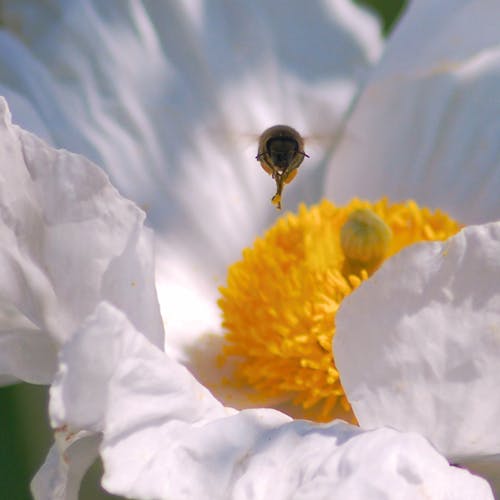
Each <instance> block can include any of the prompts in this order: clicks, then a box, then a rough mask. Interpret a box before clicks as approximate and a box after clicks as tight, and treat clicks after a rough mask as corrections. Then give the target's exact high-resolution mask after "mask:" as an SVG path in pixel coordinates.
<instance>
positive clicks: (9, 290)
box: [0, 99, 163, 383]
mask: <svg viewBox="0 0 500 500" xmlns="http://www.w3.org/2000/svg"><path fill="white" fill-rule="evenodd" d="M10 120H11V119H10V113H9V110H8V107H7V104H6V102H5V100H3V99H0V157H1V162H0V179H1V189H0V270H1V274H2V279H1V280H0V318H1V320H2V321H1V325H0V345H1V347H2V349H1V354H0V363H1V364H0V374H3V375H11V376H15V377H18V378H21V379H24V380H27V381H30V382H37V383H40V382H41V383H47V382H50V380H51V378H52V375H53V373H54V369H55V356H56V352H57V348H58V346H59V345H60V344H62V343H63V342H64V341H65V340H66V339H67V338H68V337H69V335H70V334H71V333H72V331H73V330H74V329H75V328H76V327H77V326H78V324H79V323H80V322H81V321H82V320H83V318H85V317H86V316H87V315H88V314H89V313H90V312H91V311H92V310H93V309H94V308H95V306H96V304H97V303H98V302H99V301H101V300H103V299H106V300H109V301H110V302H112V303H114V304H115V305H116V306H118V307H120V308H121V309H123V310H124V311H127V314H128V315H129V317H130V318H131V321H132V322H133V323H134V324H135V325H136V326H137V327H138V328H141V331H144V332H145V334H147V335H148V337H149V338H150V339H151V340H152V341H153V342H154V343H155V344H157V345H161V344H162V343H163V327H162V322H161V318H160V314H159V307H158V302H157V298H156V293H155V287H154V264H153V250H152V233H151V231H150V230H146V229H145V228H144V227H143V222H144V213H143V212H142V211H141V210H140V209H139V208H137V207H136V206H135V205H134V204H133V203H132V202H130V201H128V200H125V199H124V198H122V197H121V196H120V195H119V194H118V192H117V191H116V190H115V189H114V188H113V187H112V186H111V184H110V183H109V180H108V179H107V177H106V175H105V174H104V173H103V172H102V171H101V170H99V169H98V168H97V167H96V166H95V165H93V164H91V163H90V162H89V161H88V160H86V159H85V158H83V157H81V156H78V155H74V154H71V153H69V152H67V151H64V150H56V149H53V148H52V147H50V146H48V145H47V144H46V143H44V142H43V141H41V140H40V139H38V138H37V137H35V136H34V135H32V134H30V133H28V132H26V131H24V130H22V129H20V128H19V127H17V126H15V125H12V124H11V121H10Z"/></svg>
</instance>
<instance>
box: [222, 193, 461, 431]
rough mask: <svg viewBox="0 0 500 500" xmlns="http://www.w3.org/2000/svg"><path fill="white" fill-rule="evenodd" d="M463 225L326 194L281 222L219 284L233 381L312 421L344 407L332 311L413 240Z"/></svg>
mask: <svg viewBox="0 0 500 500" xmlns="http://www.w3.org/2000/svg"><path fill="white" fill-rule="evenodd" d="M459 229H460V225H459V224H458V223H457V222H455V221H454V220H452V219H451V218H450V217H449V216H447V215H446V214H445V213H443V212H441V211H439V210H438V211H435V212H431V211H430V210H429V209H427V208H420V207H419V206H418V205H417V204H416V203H415V202H413V201H408V202H406V203H396V204H390V203H389V202H388V200H387V199H382V200H380V201H378V202H376V203H371V202H368V201H362V200H358V199H354V200H352V201H351V202H350V203H349V204H348V205H346V206H344V207H337V206H335V205H333V204H332V203H330V202H329V201H322V202H321V203H320V204H318V205H315V206H312V207H310V208H306V207H305V206H304V205H302V206H300V208H299V211H298V214H296V215H295V214H286V215H285V216H284V217H282V218H280V219H278V221H277V222H276V224H275V225H274V226H273V227H272V228H271V229H269V230H268V231H267V232H266V234H265V235H264V236H263V237H262V238H258V239H257V240H256V241H255V243H254V246H253V247H252V248H248V249H245V250H244V251H243V259H242V260H241V261H239V262H237V263H235V264H233V265H232V266H231V267H230V268H229V271H228V277H227V285H226V286H225V287H221V288H220V292H221V298H220V300H219V306H220V308H221V310H222V316H223V327H224V329H225V344H224V346H223V350H222V353H221V357H220V358H221V360H222V362H225V361H228V360H229V359H231V361H232V364H234V366H235V368H234V373H233V376H232V378H231V383H233V384H236V385H241V384H245V385H249V386H251V387H252V388H253V389H254V392H255V396H256V397H258V398H259V399H263V400H265V399H269V398H273V399H275V398H281V400H286V401H289V402H291V403H293V404H294V405H298V406H300V407H301V408H302V409H303V415H304V416H307V417H308V418H313V419H315V420H318V421H327V420H330V419H332V418H334V417H336V416H342V417H344V418H345V416H346V412H347V413H348V414H349V412H350V405H349V402H348V401H347V399H346V397H345V394H344V391H343V389H342V386H341V384H340V380H339V374H338V372H337V369H336V367H335V360H334V356H333V353H332V338H333V336H334V334H335V314H336V312H337V310H338V308H339V306H340V304H341V302H342V300H343V299H344V297H345V296H346V295H349V294H350V293H351V292H352V291H353V290H354V289H355V288H356V287H357V286H359V284H360V283H361V282H362V281H363V280H365V279H367V278H368V277H369V276H370V275H371V274H372V273H373V272H374V271H375V270H376V269H377V268H378V267H379V266H380V264H381V263H382V262H383V261H384V259H386V258H388V257H390V256H391V255H393V254H395V253H396V252H398V251H399V250H401V249H402V248H404V247H406V246H408V245H410V244H412V243H416V242H419V241H428V240H444V239H446V238H448V237H450V236H452V235H453V234H455V233H456V232H457V231H458V230H459Z"/></svg>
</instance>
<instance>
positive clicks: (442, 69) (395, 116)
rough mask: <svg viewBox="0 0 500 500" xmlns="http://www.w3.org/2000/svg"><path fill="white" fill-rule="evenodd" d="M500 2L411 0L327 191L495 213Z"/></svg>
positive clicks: (455, 212)
mask: <svg viewBox="0 0 500 500" xmlns="http://www.w3.org/2000/svg"><path fill="white" fill-rule="evenodd" d="M499 18H500V4H499V3H498V2H495V1H484V0H476V1H465V0H460V1H456V0H442V1H440V2H435V1H428V0H427V1H418V2H411V3H410V6H409V9H408V12H407V14H406V15H405V16H404V18H403V19H402V22H401V24H400V25H399V27H398V28H397V30H396V31H395V32H394V34H393V36H391V38H390V40H389V42H388V45H387V51H386V53H385V54H384V57H383V58H382V61H381V63H380V65H379V66H378V68H377V69H376V71H375V72H374V74H373V76H372V78H371V79H370V81H369V83H368V85H367V87H366V89H365V91H364V93H363V94H362V96H361V98H360V100H359V101H358V103H357V106H356V108H355V111H354V112H353V114H352V116H351V119H350V121H349V122H348V124H347V133H346V134H345V136H344V138H343V140H342V141H341V142H340V144H339V147H338V150H337V151H336V154H335V155H334V157H333V161H332V163H331V166H330V172H329V176H328V179H327V189H326V195H327V196H328V197H329V198H331V199H333V200H335V201H336V202H337V203H344V202H345V201H346V200H348V199H350V198H352V197H353V196H358V197H365V198H369V199H378V198H380V197H382V196H389V197H390V198H391V199H394V200H403V199H407V198H414V199H416V200H417V202H419V203H420V204H425V205H428V206H431V207H434V208H442V209H445V210H447V211H448V212H450V213H451V215H452V216H454V217H455V218H457V219H459V220H460V221H462V222H464V223H466V224H471V223H481V222H489V221H492V220H496V219H497V218H498V217H500V205H499V202H498V193H499V192H500V168H499V167H498V165H499V163H500V142H499V141H498V137H499V136H500V120H498V115H499V112H500V101H499V100H498V99H497V98H496V96H497V94H498V92H497V90H498V87H499V84H500V32H499V30H498V23H497V20H498V19H499Z"/></svg>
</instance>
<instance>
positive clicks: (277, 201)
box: [271, 175, 283, 210]
mask: <svg viewBox="0 0 500 500" xmlns="http://www.w3.org/2000/svg"><path fill="white" fill-rule="evenodd" d="M275 180H276V194H275V195H274V196H273V197H272V198H271V202H272V204H273V205H275V206H276V208H277V209H278V210H281V193H282V191H283V177H282V176H281V175H279V176H278V175H277V176H276V177H275Z"/></svg>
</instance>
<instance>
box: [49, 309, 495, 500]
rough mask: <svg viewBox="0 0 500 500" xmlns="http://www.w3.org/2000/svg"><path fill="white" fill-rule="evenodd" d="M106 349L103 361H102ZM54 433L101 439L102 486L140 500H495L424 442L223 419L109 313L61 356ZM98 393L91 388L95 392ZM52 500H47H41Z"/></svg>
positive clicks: (278, 417) (231, 415)
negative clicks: (79, 432) (82, 432)
mask: <svg viewBox="0 0 500 500" xmlns="http://www.w3.org/2000/svg"><path fill="white" fill-rule="evenodd" d="M97 344H99V345H100V346H101V348H102V349H103V350H104V351H105V353H106V356H104V355H102V354H100V353H98V352H96V345H97ZM60 367H61V369H60V373H59V376H58V377H57V379H56V381H55V382H54V385H53V386H52V389H51V408H50V411H51V415H52V419H53V424H54V425H55V426H61V425H67V424H68V423H70V425H71V427H73V428H76V429H78V428H83V429H91V430H94V431H96V432H97V431H101V432H102V433H103V440H102V443H101V446H100V453H101V456H102V458H103V461H104V467H105V475H104V477H103V486H104V487H105V488H106V489H107V490H108V491H111V492H113V493H117V494H122V495H126V496H130V497H134V498H177V499H184V498H186V499H202V498H212V499H229V498H231V499H251V498H255V499H261V498H276V499H285V498H294V499H295V498H296V499H299V498H300V499H315V500H316V499H327V498H331V497H332V495H335V496H338V497H339V498H350V499H364V498H374V497H380V498H387V499H391V498H394V499H400V498H457V499H458V498H464V499H465V498H478V499H479V498H492V497H491V493H490V489H489V486H488V485H487V483H486V482H484V481H483V480H481V479H479V478H475V477H474V476H471V475H469V473H468V472H466V471H464V470H461V469H457V468H454V467H450V466H449V465H448V463H447V462H446V460H444V459H443V458H442V457H440V456H439V455H438V454H437V453H436V451H435V450H434V449H433V448H432V447H431V446H430V445H429V444H428V443H427V442H426V441H425V440H423V439H422V438H421V437H420V436H419V435H417V434H400V433H397V432H395V431H393V430H391V429H387V428H380V429H377V430H373V431H363V430H361V429H359V428H357V427H354V426H351V425H348V424H345V423H343V422H341V421H334V422H332V423H330V424H313V423H310V422H307V421H301V420H292V419H291V418H290V417H288V416H286V415H284V414H282V413H280V412H277V411H275V410H269V409H261V410H244V411H241V412H236V411H235V410H231V409H228V408H224V407H223V406H222V404H221V403H219V402H218V401H217V400H216V399H215V398H214V397H213V396H212V395H211V394H210V393H209V392H208V391H207V390H206V389H205V388H204V387H203V386H201V385H200V384H199V383H198V382H196V380H195V379H194V378H193V377H192V375H191V374H190V373H189V372H188V371H187V370H186V369H185V368H184V367H182V366H181V365H179V364H178V363H176V362H175V361H173V360H171V359H170V358H169V357H168V356H167V355H165V354H164V353H162V352H161V351H160V350H158V349H157V348H155V347H154V346H152V345H151V344H150V343H149V342H147V341H146V339H145V338H144V337H143V336H142V335H141V334H139V333H138V332H137V331H136V330H135V329H134V328H133V327H132V325H131V324H130V323H129V321H128V320H127V318H126V317H125V316H124V315H123V314H122V313H120V312H119V311H117V310H116V309H115V308H113V307H112V306H110V305H108V304H101V305H100V306H98V308H97V309H96V312H95V313H94V315H92V316H91V317H89V318H88V320H87V321H86V322H85V323H84V324H83V325H82V327H81V328H80V329H79V331H78V332H76V333H75V335H74V336H73V337H72V339H71V340H70V341H68V342H67V343H66V345H65V346H64V347H63V350H62V355H61V364H60ZM90 388H91V389H90ZM41 498H44V497H41Z"/></svg>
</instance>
